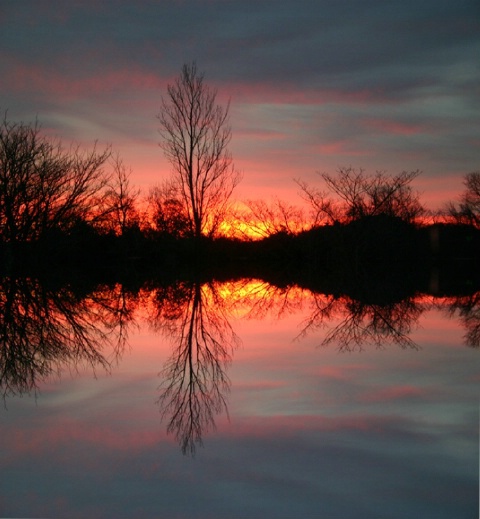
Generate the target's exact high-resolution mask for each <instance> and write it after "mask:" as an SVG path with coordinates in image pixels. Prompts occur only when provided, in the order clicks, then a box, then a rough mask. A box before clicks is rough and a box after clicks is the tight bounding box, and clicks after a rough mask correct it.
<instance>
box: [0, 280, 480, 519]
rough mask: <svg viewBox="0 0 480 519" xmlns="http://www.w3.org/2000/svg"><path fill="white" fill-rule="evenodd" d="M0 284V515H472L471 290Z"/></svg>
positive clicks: (478, 313) (475, 445) (474, 374)
mask: <svg viewBox="0 0 480 519" xmlns="http://www.w3.org/2000/svg"><path fill="white" fill-rule="evenodd" d="M27 285H28V283H27ZM10 288H11V287H10ZM12 290H13V292H14V294H13V295H12V296H11V297H10V302H12V301H13V302H14V303H15V305H16V306H15V309H16V310H15V311H13V314H12V311H11V310H10V311H9V312H10V313H8V312H6V310H5V308H6V307H7V303H8V301H9V298H8V297H7V296H5V297H4V299H3V300H2V308H3V312H4V315H3V323H4V325H3V326H4V327H3V330H2V339H3V344H2V354H3V357H4V358H3V359H2V370H3V381H2V391H3V392H4V393H5V395H6V396H5V406H4V407H3V408H2V409H1V411H0V420H1V421H0V424H1V425H0V430H1V438H2V447H1V451H0V460H1V479H0V517H45V518H48V517H50V518H163V517H165V518H205V519H207V518H208V519H216V518H222V519H224V518H232V519H236V518H262V519H269V518H272V519H273V518H275V519H277V518H280V519H281V518H289V519H291V518H293V517H316V518H317V517H318V518H327V519H334V518H358V519H360V518H362V519H363V518H364V519H376V518H378V519H380V518H381V519H405V518H424V519H425V518H432V519H433V518H434V519H443V518H445V519H452V518H457V519H463V518H465V519H474V518H476V517H477V516H478V481H479V476H478V474H479V472H478V471H479V440H478V438H479V436H478V428H479V387H480V371H479V369H478V368H479V365H480V357H479V356H480V351H479V349H478V339H479V336H480V303H479V299H480V298H479V297H478V296H477V297H476V298H475V297H470V298H463V299H462V298H457V299H454V298H450V299H440V298H434V297H425V296H424V297H417V298H415V299H412V300H408V301H403V302H401V303H398V304H396V305H390V306H379V305H375V304H370V305H369V304H365V303H363V304H361V303H358V302H355V301H351V300H349V299H348V298H335V297H333V296H325V295H319V294H316V295H315V294H312V293H310V292H309V291H304V290H300V289H298V288H291V287H290V288H283V289H279V288H275V287H271V286H269V285H267V284H265V283H262V282H259V281H255V280H250V281H248V280H243V281H238V282H235V283H225V284H216V285H203V286H199V285H197V286H195V285H186V284H183V285H182V284H180V285H179V286H176V287H167V288H159V287H153V286H152V287H146V288H145V289H143V290H141V291H140V292H137V293H135V294H128V293H125V291H124V290H123V289H122V288H121V287H118V286H117V287H114V288H109V289H106V288H104V289H99V291H98V293H97V294H95V295H94V296H93V297H91V296H88V297H86V298H85V299H84V300H82V301H81V303H79V301H78V298H74V299H75V301H73V300H72V298H71V297H70V295H69V294H65V295H64V297H63V299H62V297H60V300H56V301H51V300H50V299H49V297H50V296H48V294H47V296H45V294H43V293H42V302H38V301H36V298H37V296H39V293H40V292H41V289H39V287H35V286H34V287H32V286H30V285H28V286H27V287H26V288H25V286H22V287H20V288H19V287H17V286H15V287H13V289H12ZM17 291H20V292H22V291H23V292H25V291H26V292H28V296H26V295H25V294H24V293H22V294H21V295H18V294H17ZM4 293H5V294H6V293H8V290H5V291H4ZM15 294H17V295H15ZM32 300H33V303H32ZM77 305H79V309H78V308H77ZM33 308H35V311H37V312H38V313H39V315H38V316H32V315H30V314H29V312H30V311H32V309H33ZM8 323H10V324H11V327H10V328H9V327H8V326H10V325H9V324H8ZM77 325H78V326H77ZM16 326H17V327H19V328H20V329H21V330H23V332H19V331H18V330H16V328H15V327H16ZM99 329H100V330H101V332H102V334H99V332H98V330H99ZM82 334H83V335H82ZM7 340H10V341H13V342H15V341H17V343H16V345H15V348H16V350H15V351H16V352H20V353H21V354H18V355H17V357H15V355H13V354H12V349H10V350H9V349H8V347H7V346H6V342H8V341H7ZM49 341H50V342H49ZM55 341H56V342H55ZM62 341H63V343H62ZM69 341H70V342H69ZM75 341H77V343H79V344H80V346H78V345H77V346H75ZM82 341H83V343H82ZM27 343H28V344H30V345H31V346H32V345H34V348H33V349H34V350H35V351H34V352H33V354H31V352H28V351H26V350H25V348H27V350H28V347H27V346H26V345H27ZM47 343H48V344H50V346H49V348H53V349H50V350H48V351H47V350H45V346H44V344H47ZM60 343H62V344H64V343H67V347H66V349H65V348H64V346H62V345H61V344H60ZM52 344H54V345H55V346H54V347H52V346H51V345H52ZM475 345H476V347H475ZM57 347H58V349H55V348H57ZM22 355H23V360H22ZM28 355H30V357H29V360H28V362H26V361H25V362H24V360H25V357H27V356H28ZM12 366H13V367H12ZM9 369H10V371H9ZM53 369H55V372H53V371H52V370H53Z"/></svg>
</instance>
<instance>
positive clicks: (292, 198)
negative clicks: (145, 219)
mask: <svg viewBox="0 0 480 519" xmlns="http://www.w3.org/2000/svg"><path fill="white" fill-rule="evenodd" d="M136 5H137V7H136V9H137V10H136V11H135V13H132V12H130V10H129V9H128V8H127V7H126V6H117V8H116V9H115V16H114V17H113V18H112V16H111V13H110V11H109V9H108V7H107V4H105V6H95V8H94V9H93V10H92V8H91V5H90V3H86V4H75V5H71V6H70V5H65V6H62V8H61V9H60V11H61V12H59V8H58V6H57V5H56V4H54V3H51V2H46V3H45V2H43V3H42V4H41V5H40V4H38V3H37V2H27V4H22V8H21V9H20V8H19V7H18V6H16V5H15V4H14V3H9V4H8V5H7V6H5V8H4V10H3V14H2V21H1V22H0V23H1V24H3V26H4V29H5V30H3V31H2V34H3V35H4V36H3V38H4V39H5V46H4V47H3V49H4V50H3V52H2V60H1V63H2V65H1V67H2V74H1V79H0V85H1V87H2V88H1V90H2V100H1V106H2V108H3V109H4V110H8V116H9V118H11V119H12V120H23V121H32V120H34V119H35V118H38V120H39V121H40V122H41V124H42V126H43V128H44V129H45V130H46V131H47V132H48V133H51V134H55V135H57V136H59V137H61V138H62V139H64V140H65V141H66V142H69V141H76V142H79V143H81V144H84V145H91V143H92V142H93V141H94V140H99V142H100V143H110V144H112V146H113V148H114V150H115V151H116V152H118V153H119V154H120V155H121V156H122V157H123V159H124V161H125V163H126V164H127V165H128V166H130V167H131V168H132V170H133V179H132V180H133V182H134V183H135V184H136V185H138V186H139V187H141V189H142V190H143V192H144V193H146V192H147V191H148V189H149V187H151V186H152V185H155V184H156V183H159V182H161V180H162V179H164V178H166V177H168V176H169V174H170V166H169V165H168V163H167V162H166V160H165V159H164V157H163V155H162V152H161V150H160V148H159V146H158V142H159V134H158V124H157V120H156V115H157V114H158V111H159V107H160V98H161V96H162V95H164V94H165V92H166V86H167V84H168V83H169V82H170V81H171V80H172V78H173V77H175V75H176V74H177V73H178V71H179V69H180V67H181V66H182V64H183V63H184V62H189V61H191V60H193V59H195V60H196V61H197V63H198V65H199V67H200V68H201V69H202V70H204V71H205V74H206V79H207V81H208V82H209V83H211V84H212V86H214V87H216V88H218V93H219V100H220V102H222V103H224V102H227V101H228V99H230V101H231V104H230V122H231V125H232V135H233V139H232V141H231V146H230V147H231V151H232V153H233V157H234V160H235V164H236V166H237V168H238V170H239V171H241V172H242V173H243V177H244V178H243V181H242V183H241V185H240V186H238V188H237V190H236V191H235V194H234V197H235V198H236V199H238V200H245V199H255V198H258V199H263V200H269V199H271V198H272V197H273V196H277V197H279V198H280V199H283V200H286V201H288V202H290V203H297V202H299V197H298V193H297V189H296V187H295V185H294V184H293V179H294V178H301V179H304V180H305V181H307V182H309V183H314V184H315V183H317V182H318V176H316V173H317V172H328V173H330V174H332V173H334V172H335V170H336V169H337V168H338V167H340V166H349V165H352V166H354V167H363V168H365V169H366V170H367V171H369V172H374V171H376V170H382V171H385V170H386V171H387V172H389V173H391V174H397V173H398V172H400V171H402V170H417V169H419V170H421V171H422V172H423V173H422V176H421V177H420V178H419V179H417V181H416V183H415V187H418V189H419V190H420V191H422V193H423V195H422V200H423V201H424V203H425V204H426V205H427V207H428V208H430V209H434V210H435V209H438V208H439V207H441V206H442V204H444V203H445V202H446V201H448V200H451V199H456V197H457V196H458V194H459V193H460V192H461V190H462V185H461V182H462V178H463V176H464V175H465V174H466V173H469V172H471V171H475V170H476V169H478V151H477V150H478V122H479V115H480V114H479V111H478V106H477V104H476V103H475V101H474V100H475V99H476V94H475V88H474V87H473V86H472V85H475V84H478V80H479V78H478V77H477V76H478V68H477V67H476V61H477V57H478V45H479V41H478V30H477V29H478V27H476V24H475V20H476V18H477V17H478V10H477V7H476V6H474V5H473V4H470V3H469V2H464V3H462V4H461V5H460V4H458V3H455V2H447V3H444V4H442V7H441V8H439V7H438V4H437V3H431V2H430V3H422V4H411V5H409V6H405V7H404V8H403V9H402V12H401V14H400V13H398V12H397V11H398V9H397V7H396V6H394V5H390V6H389V5H387V6H383V5H382V7H381V8H380V7H379V5H377V4H375V3H373V4H372V5H370V6H369V7H368V8H364V7H361V6H360V4H353V5H352V6H350V8H349V9H348V12H349V14H348V16H346V15H345V13H346V11H345V10H343V9H341V8H340V6H336V5H333V4H332V5H330V6H323V5H322V6H320V5H316V4H315V5H313V4H312V5H310V2H308V1H307V2H306V4H305V5H304V6H303V7H302V6H301V4H298V3H294V2H287V3H284V4H282V8H281V9H280V11H279V13H277V14H278V17H279V18H278V20H277V22H278V25H277V22H276V21H275V20H276V18H275V17H273V18H272V17H271V12H270V7H269V5H268V3H265V4H258V5H255V6H254V9H253V10H248V9H245V7H244V5H243V4H242V3H241V2H233V3H232V2H229V3H228V5H227V4H222V3H218V2H214V3H213V4H210V3H203V2H200V3H198V4H196V5H195V6H189V8H188V9H186V11H185V12H184V11H183V10H184V8H185V7H184V6H183V5H182V3H171V2H166V3H162V4H159V5H153V4H151V3H148V2H146V3H143V2H137V4H136ZM247 12H248V13H249V14H248V15H247ZM307 13H308V15H307ZM427 19H428V23H426V22H425V20H427ZM180 20H184V22H183V23H182V22H180ZM187 20H191V21H193V20H195V23H193V24H191V25H190V24H189V23H187ZM207 20H208V21H209V22H208V26H209V30H208V33H209V37H208V38H207V39H205V38H204V33H203V32H202V31H201V29H200V27H201V26H202V23H198V22H199V21H204V22H205V21H207ZM407 20H408V23H407ZM232 24H234V25H232ZM323 24H327V25H326V26H328V27H329V30H328V31H322V30H317V28H318V26H323ZM281 27H284V28H286V27H292V30H293V28H295V29H294V34H295V36H294V35H293V33H292V35H291V37H290V38H289V37H287V36H286V35H284V36H280V35H281V34H283V30H284V29H281ZM362 27H363V28H367V29H362ZM373 27H375V30H373V29H372V28H373ZM411 27H414V28H415V29H414V30H413V29H411ZM442 27H443V28H444V29H445V30H441V31H439V28H442ZM447 27H450V29H448V30H447V29H446V28H447ZM460 27H461V30H460V29H459V28H460ZM85 29H86V30H87V32H88V37H87V38H86V37H85ZM170 29H171V30H170ZM285 30H286V29H285ZM363 30H365V31H366V32H365V34H363V33H362V31H363ZM67 35H68V36H67ZM119 35H122V37H121V38H120V36H119ZM139 35H140V37H139ZM373 35H375V37H374V36H373ZM359 41H361V42H362V44H361V45H359V44H358V42H359ZM353 48H354V49H356V50H355V53H354V55H353V54H352V52H351V50H352V49H353ZM445 48H449V49H450V51H449V52H448V53H446V52H445V51H444V49H445ZM227 49H228V50H227ZM380 49H381V52H380ZM418 49H425V50H424V51H422V52H419V51H418ZM72 56H74V59H72ZM354 56H355V57H354ZM319 187H321V186H319Z"/></svg>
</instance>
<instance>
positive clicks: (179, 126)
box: [158, 62, 240, 237]
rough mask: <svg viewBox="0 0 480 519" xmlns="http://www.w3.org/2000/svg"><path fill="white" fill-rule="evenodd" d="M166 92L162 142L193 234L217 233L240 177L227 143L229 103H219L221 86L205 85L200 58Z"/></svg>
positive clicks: (162, 108)
mask: <svg viewBox="0 0 480 519" xmlns="http://www.w3.org/2000/svg"><path fill="white" fill-rule="evenodd" d="M167 92H168V95H167V97H166V98H162V105H161V110H160V113H159V115H158V120H159V122H160V135H161V137H162V141H161V143H160V146H161V147H162V149H163V150H164V153H165V156H166V157H167V159H168V160H169V161H170V163H171V165H172V167H173V177H174V181H175V182H176V184H177V188H178V191H179V193H180V194H181V200H182V203H183V204H184V205H185V207H186V209H187V212H188V217H189V219H190V222H191V227H192V229H193V234H194V236H196V237H200V236H202V235H209V236H213V235H215V234H216V233H217V232H218V229H219V226H220V224H221V222H222V219H223V217H224V214H225V212H226V210H227V208H228V202H229V199H230V196H231V194H232V191H233V189H234V188H235V186H236V185H237V184H238V183H239V181H240V175H239V173H238V172H237V171H236V170H235V167H234V165H233V162H232V156H231V154H230V152H229V151H228V148H227V147H228V144H229V142H230V139H231V129H230V126H229V125H228V111H229V105H227V106H226V107H222V106H220V105H218V104H216V97H217V91H216V90H214V89H212V88H210V87H209V86H207V85H206V84H205V82H204V76H203V74H201V73H199V72H198V70H197V66H196V64H195V62H194V63H191V64H185V65H184V66H183V68H182V72H181V74H180V76H179V77H178V78H177V79H176V80H175V82H174V83H173V84H171V85H169V86H168V90H167Z"/></svg>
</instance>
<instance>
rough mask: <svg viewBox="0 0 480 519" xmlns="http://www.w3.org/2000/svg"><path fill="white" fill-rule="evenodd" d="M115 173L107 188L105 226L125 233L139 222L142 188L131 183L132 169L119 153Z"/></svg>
mask: <svg viewBox="0 0 480 519" xmlns="http://www.w3.org/2000/svg"><path fill="white" fill-rule="evenodd" d="M112 162H113V175H112V177H111V179H110V181H109V182H108V184H107V186H106V188H107V190H106V197H105V201H104V202H105V208H104V210H103V211H102V213H103V214H104V216H105V227H106V228H107V229H108V230H111V231H113V232H115V234H117V235H123V234H124V233H125V231H126V230H127V229H130V228H132V227H134V226H135V225H136V224H138V223H139V220H140V216H139V214H138V211H137V208H136V202H137V199H138V197H139V195H140V190H139V189H137V188H136V187H134V186H133V185H132V184H131V183H130V176H131V174H132V171H131V169H127V167H126V166H125V164H124V163H123V161H122V159H121V158H120V157H119V156H118V155H117V156H115V157H114V158H113V160H112Z"/></svg>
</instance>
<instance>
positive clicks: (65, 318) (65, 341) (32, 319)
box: [0, 278, 128, 397]
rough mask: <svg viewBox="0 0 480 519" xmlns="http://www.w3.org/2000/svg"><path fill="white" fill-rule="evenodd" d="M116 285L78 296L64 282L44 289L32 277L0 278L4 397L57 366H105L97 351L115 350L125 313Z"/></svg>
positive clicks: (0, 358)
mask: <svg viewBox="0 0 480 519" xmlns="http://www.w3.org/2000/svg"><path fill="white" fill-rule="evenodd" d="M120 292H121V291H119V290H118V288H114V289H109V290H107V289H104V290H97V292H94V293H93V294H91V295H89V296H88V297H78V296H77V295H76V294H75V293H74V292H73V291H72V290H71V289H69V288H68V287H62V288H60V289H56V290H49V289H48V288H46V287H44V286H42V285H41V284H40V283H39V282H38V281H35V280H32V279H11V278H7V279H3V280H2V281H1V282H0V390H1V391H2V393H3V395H4V397H5V396H8V395H11V394H23V393H28V392H30V391H36V390H37V388H38V384H39V382H41V381H43V380H45V379H46V378H47V377H49V376H51V375H53V374H57V373H59V372H60V371H61V369H62V367H66V368H69V369H77V368H78V367H79V366H80V365H81V364H84V365H86V366H90V367H92V368H93V369H96V368H97V367H101V368H102V369H108V368H109V367H110V361H109V359H108V358H107V357H106V356H105V355H104V354H103V353H102V351H103V350H104V349H105V347H106V346H107V345H108V344H110V345H112V346H114V347H115V348H114V353H115V354H116V355H118V354H119V352H120V348H121V347H122V346H123V345H124V343H125V340H126V336H125V330H126V327H125V322H126V320H127V319H128V314H127V313H126V312H125V311H124V308H122V307H121V306H118V304H119V302H120V301H121V297H120Z"/></svg>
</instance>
